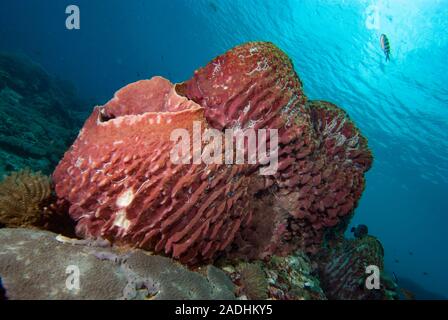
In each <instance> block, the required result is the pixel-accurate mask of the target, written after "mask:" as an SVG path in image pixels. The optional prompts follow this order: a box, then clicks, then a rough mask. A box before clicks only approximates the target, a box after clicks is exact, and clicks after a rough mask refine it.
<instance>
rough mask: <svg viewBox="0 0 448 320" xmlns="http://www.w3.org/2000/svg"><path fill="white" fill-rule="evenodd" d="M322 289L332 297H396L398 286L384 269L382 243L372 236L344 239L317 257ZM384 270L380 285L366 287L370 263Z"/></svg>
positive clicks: (360, 298) (349, 298) (355, 298)
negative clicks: (377, 287) (378, 287)
mask: <svg viewBox="0 0 448 320" xmlns="http://www.w3.org/2000/svg"><path fill="white" fill-rule="evenodd" d="M316 257H317V258H318V260H317V261H318V265H319V277H320V280H321V286H322V289H323V290H324V292H325V295H326V296H327V297H328V298H329V299H338V300H366V299H376V300H377V299H397V298H398V294H397V286H396V284H395V283H394V282H393V280H392V279H390V277H388V276H387V274H385V272H384V250H383V246H382V245H381V243H380V242H379V240H378V239H376V238H375V237H373V236H369V235H366V236H364V237H362V238H356V239H352V240H347V239H344V240H343V241H341V242H338V243H336V244H332V245H331V246H330V247H328V248H325V249H323V250H322V251H321V252H320V253H319V254H318V255H317V256H316ZM370 265H374V266H377V267H378V268H379V269H380V271H381V281H380V284H381V288H380V289H371V290H369V289H367V288H366V285H365V281H366V278H367V276H368V274H367V273H366V268H367V266H370Z"/></svg>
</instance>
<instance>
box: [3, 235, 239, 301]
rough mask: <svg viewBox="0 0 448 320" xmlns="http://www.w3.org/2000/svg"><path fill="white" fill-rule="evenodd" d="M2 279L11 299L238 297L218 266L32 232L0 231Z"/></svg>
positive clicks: (7, 294)
mask: <svg viewBox="0 0 448 320" xmlns="http://www.w3.org/2000/svg"><path fill="white" fill-rule="evenodd" d="M100 244H101V246H99V245H100ZM78 272H79V273H78ZM78 274H79V278H78V279H79V283H78V282H77V280H76V279H75V278H74V277H76V276H77V275H78ZM0 277H1V279H2V282H3V287H4V288H5V290H6V298H7V299H11V300H15V299H38V300H39V299H233V298H235V296H234V294H233V290H234V288H233V284H232V282H231V281H230V279H229V278H228V277H227V276H226V275H225V274H224V272H222V271H221V270H219V269H217V268H215V267H213V266H206V267H203V268H201V269H199V270H198V272H192V271H189V270H188V269H186V268H185V267H183V266H181V265H179V264H177V263H176V262H175V261H173V260H171V259H169V258H166V257H161V256H153V255H149V254H148V253H145V252H143V251H141V250H132V251H126V252H124V251H117V250H116V249H113V248H111V247H107V246H104V242H103V243H101V242H96V243H95V242H92V243H89V242H86V241H83V240H75V239H69V238H64V237H61V236H57V235H56V234H53V233H50V232H46V231H37V230H36V231H34V230H27V229H8V228H5V229H0ZM77 283H78V284H79V286H78V285H77Z"/></svg>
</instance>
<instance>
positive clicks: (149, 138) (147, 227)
mask: <svg viewBox="0 0 448 320" xmlns="http://www.w3.org/2000/svg"><path fill="white" fill-rule="evenodd" d="M198 124H199V126H200V128H201V130H202V132H204V131H205V130H206V129H215V130H217V131H218V132H221V133H224V131H225V130H226V129H235V130H241V131H242V132H243V133H247V132H249V131H250V130H259V129H276V130H278V142H279V143H278V169H277V170H276V172H274V173H273V174H271V175H264V176H263V175H259V169H263V168H266V167H267V165H266V164H265V162H262V161H261V159H260V158H259V159H258V161H257V162H256V163H254V164H252V163H250V164H249V163H244V164H238V165H228V164H224V163H223V161H218V162H217V163H216V164H205V163H203V162H199V163H194V162H193V163H191V161H190V162H189V160H191V158H192V157H191V155H190V156H189V157H185V158H184V160H187V164H185V163H180V164H179V163H174V162H173V161H171V160H170V155H171V152H172V150H173V148H174V146H175V142H174V141H172V139H171V133H172V132H173V130H175V129H179V128H182V129H185V130H186V131H187V133H188V134H189V136H190V137H191V136H192V135H193V132H194V129H195V127H196V126H197V125H198ZM269 139H270V138H267V137H265V140H264V141H261V139H260V141H258V146H257V151H259V150H261V148H262V147H263V146H264V148H265V149H266V147H269V148H270V147H271V146H270V145H271V141H273V140H269ZM204 144H205V142H204V141H203V140H202V141H201V142H199V145H200V146H202V147H203V146H204ZM190 147H191V148H194V146H189V148H188V150H190ZM243 149H244V154H245V155H246V156H247V155H248V154H249V151H250V150H249V149H248V147H247V145H246V144H244V145H243ZM272 149H276V148H275V147H274V145H273V146H272ZM201 150H203V148H202V149H201ZM271 151H272V150H271ZM259 154H260V153H259V152H258V155H259ZM193 158H194V155H193ZM218 160H222V158H219V159H218ZM218 163H219V164H218ZM371 163H372V155H371V153H370V151H369V149H368V147H367V143H366V140H365V139H364V138H363V137H362V135H361V133H360V132H359V130H358V129H357V128H356V127H355V126H354V125H353V123H352V122H351V121H350V120H349V119H348V117H347V115H346V114H345V112H344V111H342V110H341V109H339V108H338V107H336V106H335V105H333V104H331V103H328V102H323V101H307V98H306V96H305V94H304V92H303V89H302V83H301V81H300V79H299V77H298V76H297V74H296V72H295V71H294V67H293V65H292V63H291V61H290V59H289V58H288V57H287V55H286V54H285V53H283V52H282V51H281V50H280V49H278V48H277V47H276V46H274V45H273V44H271V43H265V42H251V43H246V44H243V45H240V46H238V47H235V48H234V49H232V50H230V51H228V52H227V53H225V54H223V55H221V56H219V57H217V58H215V59H214V60H213V61H211V62H210V63H209V64H208V65H206V66H205V67H204V68H201V69H199V70H197V71H196V72H195V74H194V76H193V77H192V79H190V80H188V81H185V82H184V83H180V84H176V85H173V84H171V83H170V82H169V81H168V80H166V79H163V78H161V77H154V78H152V79H151V80H142V81H138V82H136V83H133V84H130V85H128V86H126V87H124V88H123V89H121V90H119V91H118V92H117V93H116V94H115V97H114V98H113V99H112V100H110V101H109V102H108V103H107V104H105V105H104V106H102V107H96V108H95V109H94V111H93V113H92V115H91V116H90V117H89V118H88V119H87V121H86V123H85V125H84V127H83V128H82V130H81V132H80V133H79V136H78V138H77V140H76V141H75V143H74V144H73V146H72V147H71V148H70V149H69V150H68V151H67V152H66V153H65V155H64V158H63V159H62V160H61V162H60V163H59V165H58V166H57V168H56V170H55V171H54V173H53V179H54V181H55V190H56V193H57V196H58V197H59V199H61V200H62V201H66V202H68V204H69V206H70V215H71V216H72V217H73V218H74V219H75V220H76V221H77V227H76V228H77V233H78V235H80V236H82V237H86V238H91V237H93V238H95V237H104V238H107V239H109V240H111V241H112V242H113V243H116V244H123V245H131V246H134V247H139V248H143V249H147V250H153V251H155V252H157V253H163V254H166V255H168V256H171V257H174V258H176V259H179V260H180V261H182V262H184V263H187V264H197V263H202V262H209V261H213V260H214V259H215V258H216V257H217V256H218V255H220V254H221V255H222V254H226V255H228V256H229V257H231V256H234V257H244V258H249V259H264V258H266V257H269V256H272V255H282V256H284V255H288V254H290V253H292V252H294V251H295V250H297V249H302V250H304V251H306V252H309V253H315V252H317V251H318V250H319V248H320V246H321V245H322V242H323V239H324V235H325V233H326V231H327V230H329V229H332V228H336V227H337V226H338V225H339V224H340V223H342V222H343V223H345V221H346V218H347V217H349V216H350V215H351V214H352V213H353V210H354V208H355V207H356V205H357V202H358V200H359V198H360V196H361V194H362V191H363V189H364V173H365V172H366V171H367V170H368V169H369V168H370V166H371Z"/></svg>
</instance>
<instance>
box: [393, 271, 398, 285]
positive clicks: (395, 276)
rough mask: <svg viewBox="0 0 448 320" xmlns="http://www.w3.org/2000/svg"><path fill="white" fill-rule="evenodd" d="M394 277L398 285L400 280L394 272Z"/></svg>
mask: <svg viewBox="0 0 448 320" xmlns="http://www.w3.org/2000/svg"><path fill="white" fill-rule="evenodd" d="M392 275H393V276H394V280H395V282H396V283H398V278H397V275H396V274H395V272H392Z"/></svg>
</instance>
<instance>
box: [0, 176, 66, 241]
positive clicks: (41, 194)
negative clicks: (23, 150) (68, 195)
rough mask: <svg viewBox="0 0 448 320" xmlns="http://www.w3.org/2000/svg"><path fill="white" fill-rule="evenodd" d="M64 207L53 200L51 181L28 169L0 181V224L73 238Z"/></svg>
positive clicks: (47, 177)
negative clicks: (52, 232) (40, 230)
mask: <svg viewBox="0 0 448 320" xmlns="http://www.w3.org/2000/svg"><path fill="white" fill-rule="evenodd" d="M67 209H68V208H67V204H66V203H63V202H62V201H60V200H58V199H56V197H55V196H54V194H53V192H52V185H51V179H50V177H49V176H46V175H43V174H42V173H41V172H32V171H31V170H30V169H29V168H26V169H23V170H20V171H17V172H12V173H11V174H10V175H8V176H6V177H5V178H4V179H3V181H1V182H0V225H1V226H5V227H32V228H34V227H36V228H41V229H46V230H51V231H54V232H59V233H63V234H66V235H74V232H73V230H74V223H73V221H72V220H71V219H70V217H69V216H68V215H67Z"/></svg>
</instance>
